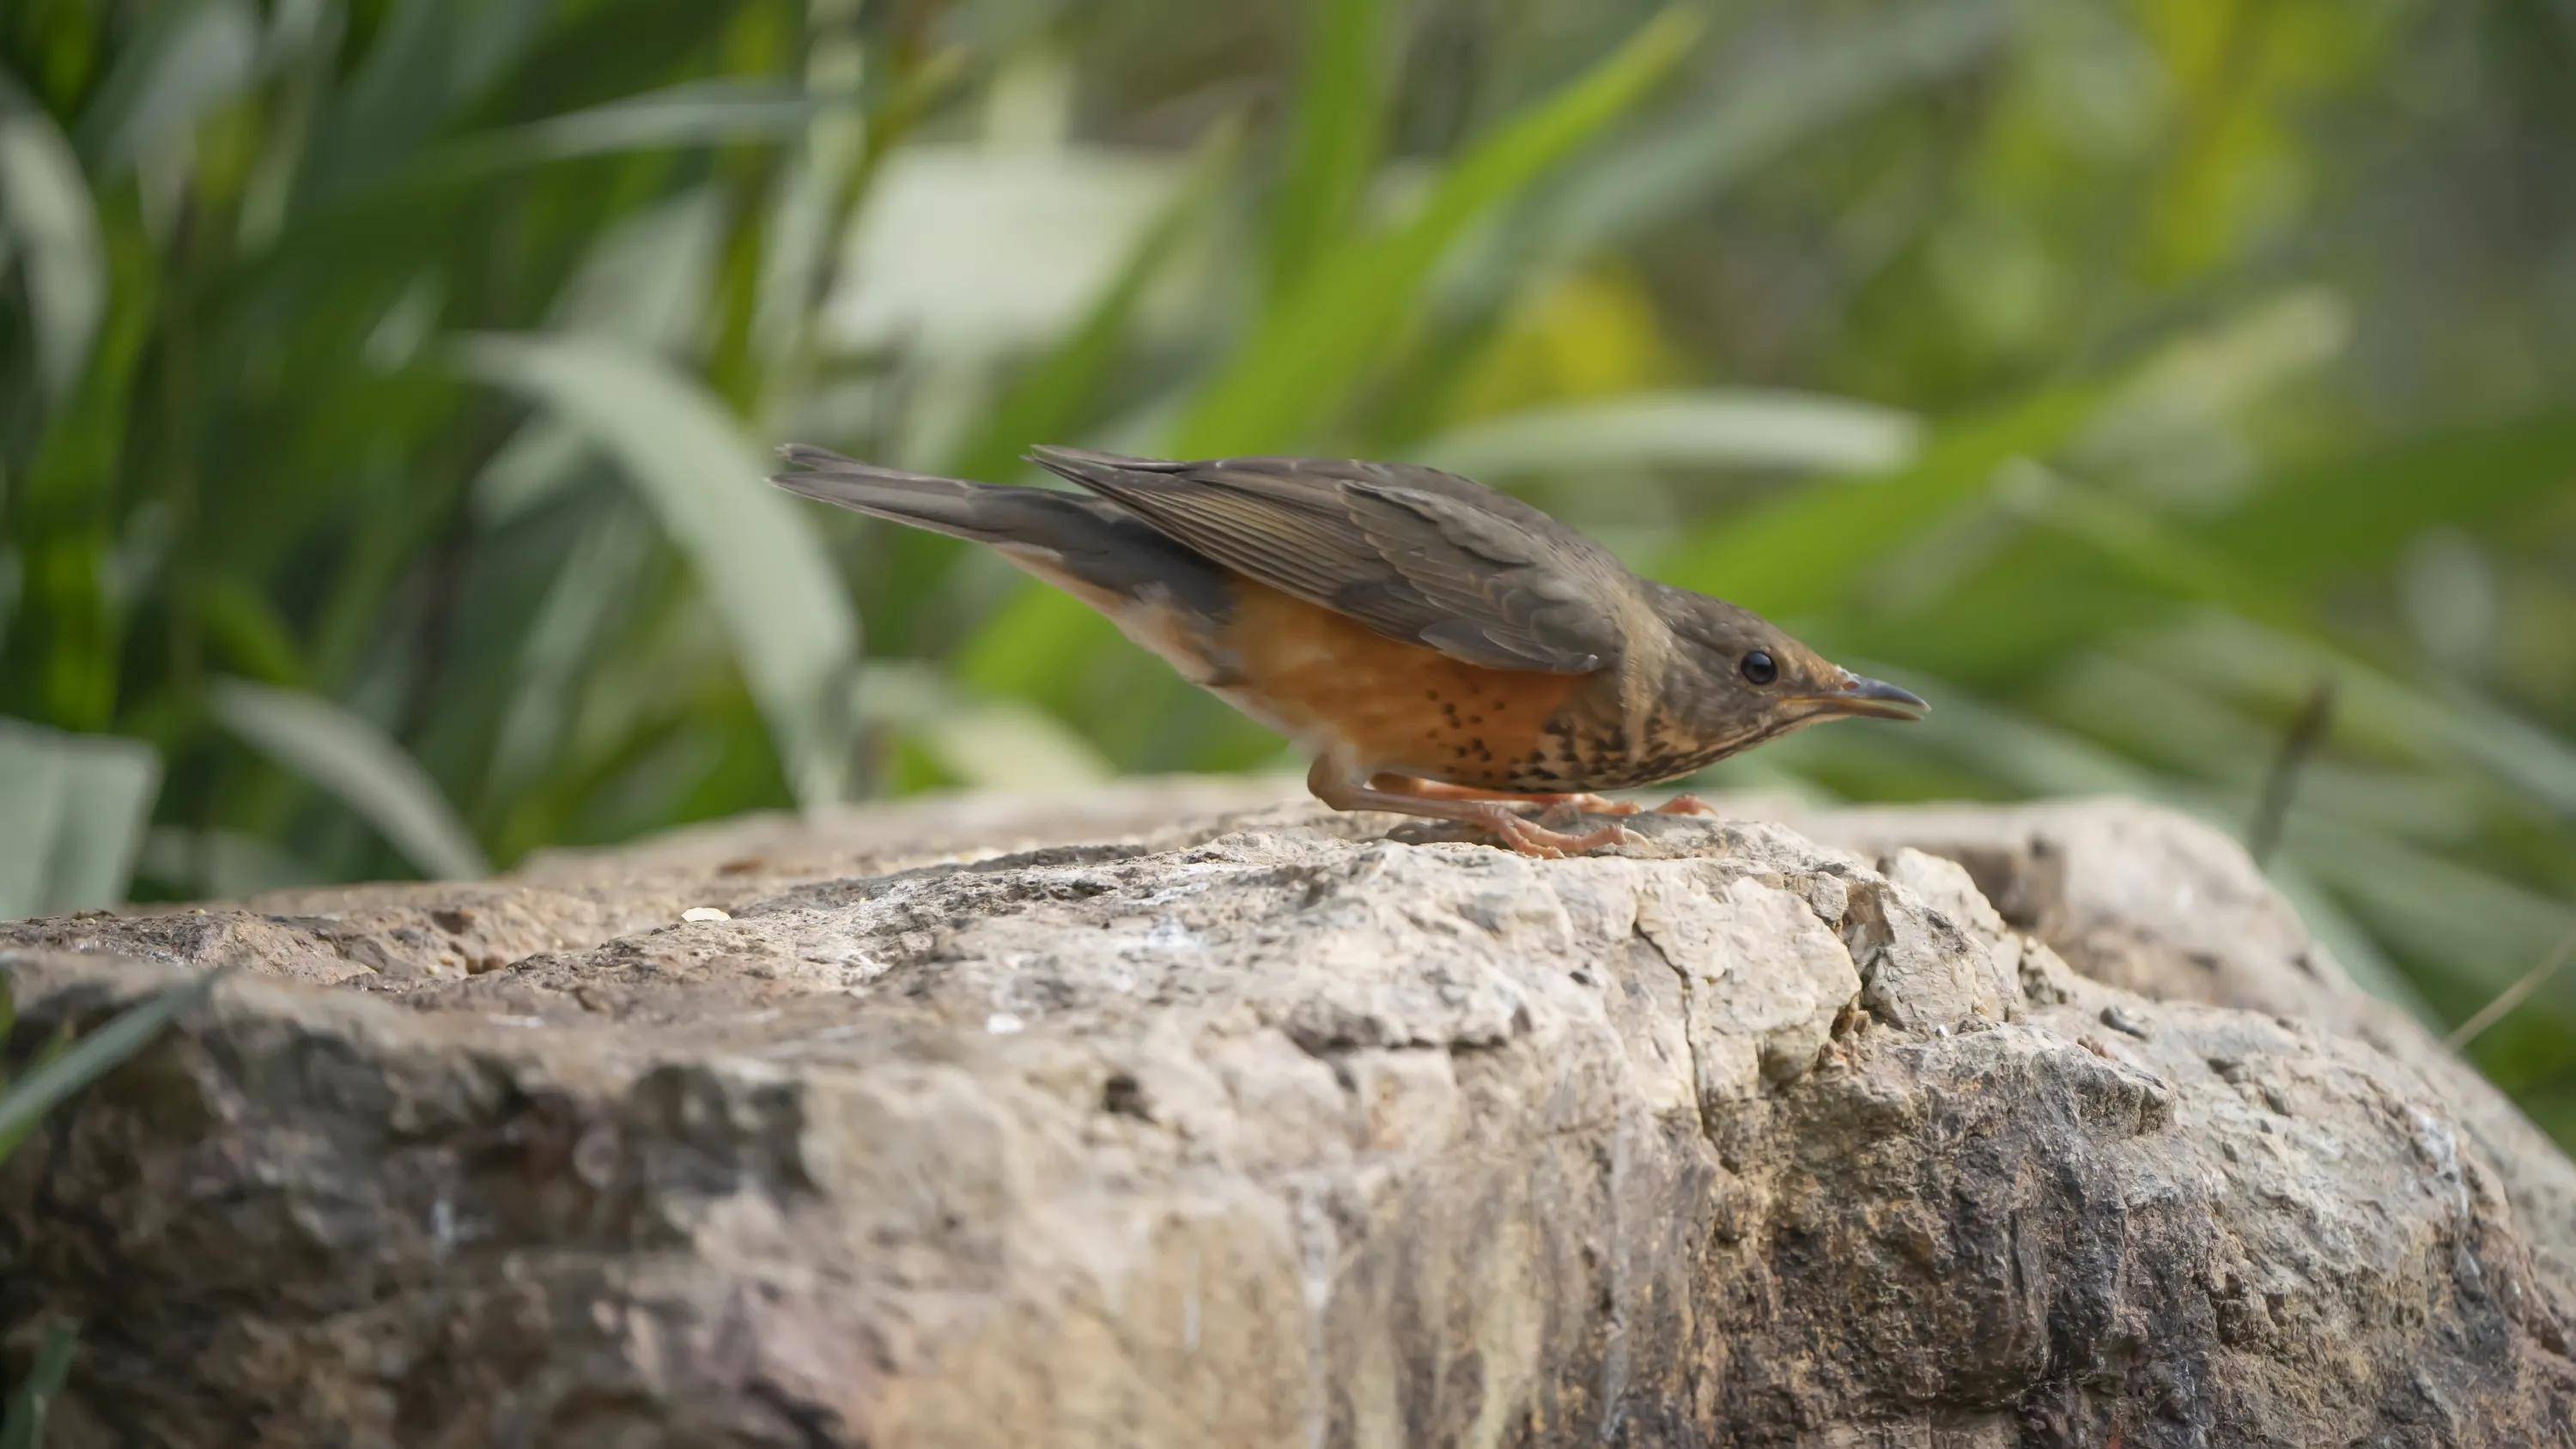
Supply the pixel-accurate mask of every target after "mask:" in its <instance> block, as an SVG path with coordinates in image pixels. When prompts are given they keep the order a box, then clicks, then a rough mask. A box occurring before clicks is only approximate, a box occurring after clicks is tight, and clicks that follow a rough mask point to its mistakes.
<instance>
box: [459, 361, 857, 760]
mask: <svg viewBox="0 0 2576 1449" xmlns="http://www.w3.org/2000/svg"><path fill="white" fill-rule="evenodd" d="M456 357H457V360H458V362H459V363H460V365H461V366H462V367H463V368H464V369H465V370H466V371H467V372H468V373H469V374H471V375H473V376H475V377H478V378H480V379H482V380H483V381H485V382H488V383H491V384H493V385H494V386H498V387H503V388H507V389H509V390H511V391H513V392H516V393H519V394H521V395H522V396H525V397H527V398H529V399H531V400H533V401H535V402H538V403H540V404H542V405H543V406H545V407H546V408H547V409H549V410H550V411H551V412H552V413H553V414H554V415H555V416H557V417H559V418H561V419H562V420H563V421H564V422H566V423H568V424H570V425H571V426H573V427H575V428H578V429H579V430H580V431H581V432H582V433H583V434H584V435H585V436H587V437H588V438H589V439H590V440H591V442H592V443H593V444H594V445H596V446H597V447H598V448H600V449H601V450H602V451H604V452H605V453H607V454H608V455H609V456H610V457H611V458H614V459H615V460H616V461H617V464H618V467H619V469H620V471H622V472H623V473H624V474H625V475H626V477H627V478H628V479H629V480H630V481H631V482H632V483H633V484H634V485H635V488H636V491H637V493H638V495H639V496H641V497H642V499H643V500H644V502H645V504H646V505H647V506H648V507H650V508H651V509H652V511H653V513H654V516H655V517H657V518H658V519H660V520H661V523H662V527H663V530H664V532H666V533H667V534H668V535H669V536H670V538H671V540H672V542H674V543H675V544H677V545H678V546H679V548H680V549H681V551H682V552H683V553H685V554H686V555H687V556H688V558H689V560H690V562H691V563H692V565H693V566H694V567H695V570H696V572H697V575H698V579H699V581H700V582H701V583H702V584H703V585H704V586H705V587H706V589H707V591H708V593H709V594H710V595H711V596H712V598H713V600H714V602H715V607H716V612H717V615H718V616H719V617H720V618H721V619H722V620H723V621H724V624H725V627H726V629H727V631H728V632H730V633H731V635H732V636H733V643H734V649H735V652H736V655H737V656H738V657H739V658H740V660H741V662H742V669H743V674H744V676H745V678H746V679H747V681H748V682H749V684H750V686H751V692H752V696H753V698H755V699H757V700H758V701H759V702H760V708H761V712H762V714H763V715H764V716H765V717H766V718H767V720H768V722H769V727H770V731H771V734H772V736H773V738H774V739H775V740H776V742H777V746H778V751H779V757H780V759H781V761H782V762H783V763H784V764H785V767H786V773H787V777H788V780H789V783H790V785H791V787H792V788H793V789H794V790H795V792H796V796H797V798H798V799H799V800H800V801H802V802H804V803H805V804H807V805H823V804H828V803H830V802H832V801H835V800H837V799H839V798H840V797H841V794H842V791H843V789H844V788H845V785H846V782H847V779H848V773H849V769H850V761H851V751H852V748H853V745H854V743H855V717H854V715H853V712H852V689H853V686H854V684H855V683H856V676H857V667H858V650H859V626H858V617H857V615H856V614H855V613H853V612H852V610H851V608H850V605H849V602H848V600H847V598H846V597H845V596H844V595H843V594H842V592H841V588H840V583H839V581H838V580H837V579H836V578H835V577H834V576H833V573H832V568H831V564H830V561H829V560H828V559H827V558H826V557H825V556H824V554H823V550H822V547H821V545H820V544H819V543H817V542H816V540H815V537H814V535H813V534H812V533H811V532H809V531H808V530H807V528H806V527H805V525H804V524H803V523H802V522H801V521H800V520H798V518H797V517H796V516H795V513H794V511H793V510H792V508H791V506H790V500H789V499H788V497H787V495H786V494H784V493H781V492H779V491H777V490H776V489H773V488H770V487H769V486H767V485H766V484H764V483H762V482H761V481H760V480H761V477H762V475H763V474H764V473H765V472H766V471H767V469H766V468H765V467H764V466H763V452H762V450H760V449H758V448H755V447H754V446H753V445H752V444H751V443H750V441H749V440H748V439H746V438H744V437H743V436H742V432H741V430H740V429H739V428H738V427H737V426H736V425H735V424H734V422H733V420H732V418H731V417H730V416H728V415H727V414H726V412H725V410H724V408H723V406H722V405H721V404H720V403H718V402H717V401H716V400H715V399H714V398H713V397H711V396H709V395H708V394H707V393H706V391H705V390H704V389H702V388H700V387H698V386H697V385H696V384H694V383H692V382H690V381H688V380H687V379H685V378H683V377H682V376H680V375H679V374H678V373H677V372H675V371H674V370H672V369H671V368H670V367H669V366H668V365H667V364H665V363H663V362H661V361H660V360H659V359H656V358H654V357H652V356H650V355H648V354H644V353H639V352H636V351H634V350H632V349H629V348H625V347H620V346H617V345H615V344H613V343H608V342H603V341H599V340H596V339H591V338H583V337H565V336H504V335H499V334H482V335H478V336H474V337H469V338H465V339H463V340H462V341H461V342H460V343H459V344H458V346H457V349H456Z"/></svg>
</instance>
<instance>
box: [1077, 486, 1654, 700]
mask: <svg viewBox="0 0 2576 1449" xmlns="http://www.w3.org/2000/svg"><path fill="white" fill-rule="evenodd" d="M1035 461H1037V462H1038V463H1039V464H1040V465H1041V466H1044V467H1046V468H1048V469H1051V470H1052V471H1054V472H1056V473H1057V474H1059V475H1061V476H1063V477H1065V478H1067V479H1070V480H1071V481H1073V482H1075V483H1078V484H1080V485H1081V486H1083V487H1084V488H1087V489H1089V490H1091V491H1092V492H1094V493H1096V494H1098V495H1099V496H1101V497H1103V498H1106V499H1108V500H1109V501H1110V502H1112V503H1114V504H1116V505H1118V506H1119V507H1121V508H1123V509H1125V510H1127V511H1128V512H1129V513H1132V514H1133V515H1135V516H1136V517H1137V518H1139V519H1141V520H1143V521H1144V522H1146V523H1147V524H1150V525H1151V526H1152V527H1154V528H1155V529H1156V530H1158V531H1160V532H1161V533H1163V534H1164V535H1166V536H1168V537H1170V538H1172V539H1174V540H1176V541H1177V542H1180V543H1182V544H1185V545H1187V546H1188V547H1190V548H1192V549H1194V550H1196V551H1197V552H1199V553H1202V554H1205V555H1206V556H1207V557H1208V558H1210V559H1213V560H1215V561H1216V562H1217V563H1219V564H1222V565H1224V566H1225V567H1227V568H1229V569H1232V570H1234V571H1235V572H1237V573H1240V574H1243V575H1244V576H1246V577H1248V578H1251V579H1254V580H1257V581H1259V582H1261V583H1264V584H1268V585H1270V586H1271V587H1273V588H1276V589H1279V590H1281V591H1283V592H1285V593H1289V594H1293V595H1295V596H1297V597H1299V598H1302V599H1305V600H1307V601H1308V602H1310V603H1314V604H1319V605H1321V606H1323V607H1325V608H1328V609H1332V610H1335V611H1336V612H1339V613H1342V614H1345V615H1348V616H1349V617H1351V618H1353V619H1356V620H1358V621H1359V622H1361V623H1363V624H1366V625H1367V626H1368V627H1370V628H1371V629H1374V630H1376V631H1377V632H1379V633H1381V634H1384V635H1387V636H1388V637H1390V638H1394V639H1401V640H1404V641H1406V642H1408V643H1418V644H1424V645H1428V646H1429V647H1431V648H1433V649H1437V650H1439V651H1440V652H1441V653H1443V654H1446V655H1449V656H1450V657H1452V658H1454V659H1458V660H1461V661H1463V662H1465V663H1469V664H1476V665H1481V666H1484V667H1487V668H1493V669H1526V670H1536V671H1542V672H1547V673H1556V674H1584V673H1590V672H1592V671H1594V670H1596V669H1600V668H1602V667H1604V666H1605V665H1608V664H1610V663H1611V662H1613V661H1614V660H1615V659H1616V658H1617V657H1618V654H1619V643H1620V632H1619V631H1620V624H1619V620H1618V617H1617V615H1618V607H1617V606H1618V604H1619V603H1620V602H1621V601H1622V600H1623V599H1624V597H1625V596H1626V594H1627V593H1628V592H1630V591H1631V589H1632V583H1633V580H1632V576H1631V575H1630V574H1629V573H1628V571H1627V570H1626V569H1624V568H1622V567H1621V566H1620V565H1619V563H1618V562H1617V560H1615V559H1613V558H1611V557H1610V555H1609V554H1608V553H1607V552H1606V551H1605V550H1603V549H1602V548H1601V546H1600V545H1598V544H1596V543H1594V542H1592V541H1591V540H1590V539H1588V538H1585V537H1584V536H1583V535H1581V534H1579V533H1576V532H1574V531H1573V530H1571V529H1568V528H1566V527H1565V526H1564V525H1562V524H1559V523H1557V522H1556V521H1555V520H1553V519H1551V518H1549V517H1548V516H1547V515H1545V514H1543V513H1540V512H1539V511H1538V510H1537V509H1534V508H1531V507H1530V506H1529V505H1527V504H1524V503H1521V502H1519V501H1518V500H1516V499H1512V498H1507V497H1505V496H1503V495H1502V494H1499V493H1495V492H1493V491H1492V490H1490V489H1487V488H1483V487H1481V486H1479V485H1477V484H1475V483H1471V482H1469V481H1467V480H1466V479H1464V478H1459V477H1456V476H1454V475H1452V474H1447V473H1440V472H1436V471H1434V470H1432V469H1429V468H1417V467H1410V466H1407V465H1403V464H1393V463H1362V462H1331V461H1321V460H1315V459H1297V458H1226V459H1218V460H1214V461H1210V462H1200V463H1165V462H1159V461H1154V460H1150V459H1142V458H1120V457H1115V456H1113V455H1109V454H1100V453H1084V452H1077V451H1074V450H1071V449H1060V448H1045V449H1040V450H1038V452H1037V453H1036V455H1035Z"/></svg>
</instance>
